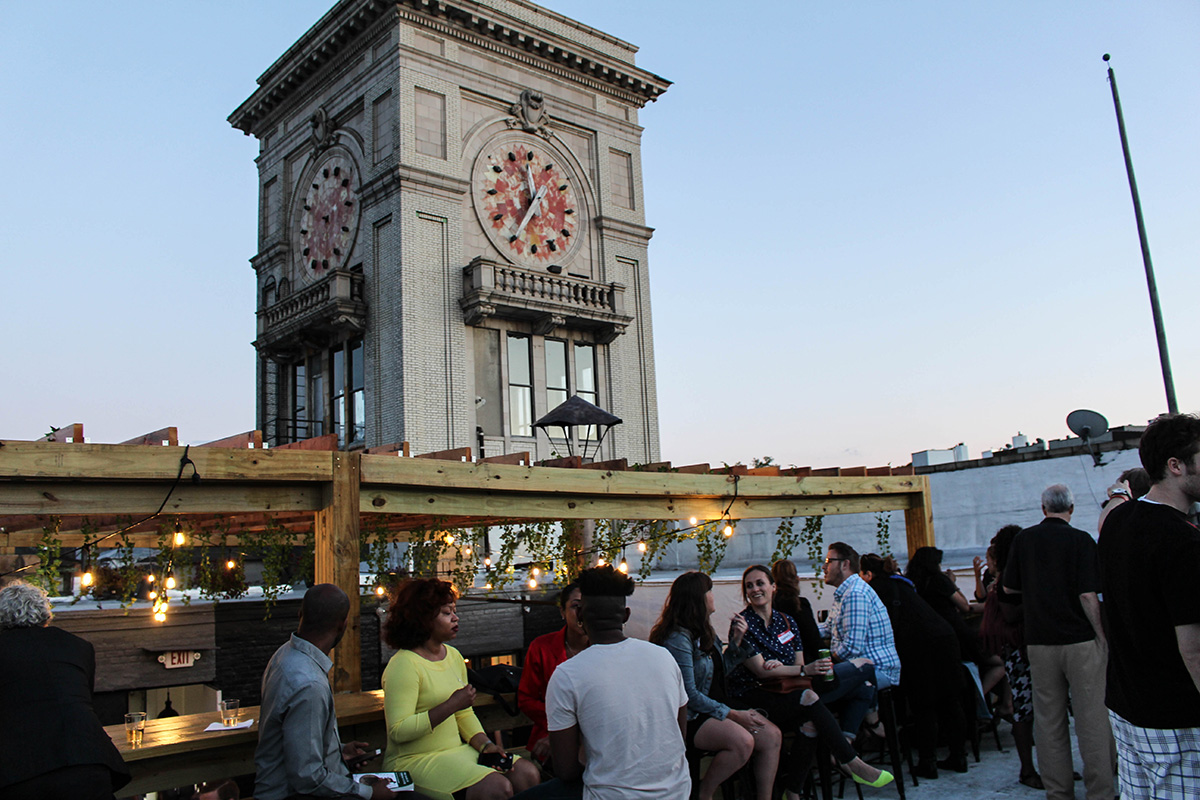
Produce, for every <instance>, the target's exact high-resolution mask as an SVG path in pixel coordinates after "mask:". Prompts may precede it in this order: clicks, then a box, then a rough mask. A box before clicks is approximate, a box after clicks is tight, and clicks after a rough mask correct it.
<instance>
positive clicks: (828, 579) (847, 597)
mask: <svg viewBox="0 0 1200 800" xmlns="http://www.w3.org/2000/svg"><path fill="white" fill-rule="evenodd" d="M825 583H827V584H828V585H830V586H833V587H835V590H834V593H833V610H832V611H830V612H829V639H830V649H831V650H832V651H833V654H834V655H835V656H837V658H839V659H840V660H842V661H850V660H853V659H859V658H865V659H869V660H870V661H871V663H873V664H874V665H875V683H876V685H877V686H878V688H880V689H886V688H888V687H889V686H896V685H898V684H899V683H900V656H899V654H897V652H896V639H895V637H894V636H893V635H892V621H891V619H889V618H888V613H887V608H886V607H885V606H884V605H883V601H882V600H880V599H879V595H877V594H875V590H874V589H872V588H871V587H870V585H869V584H868V583H867V582H866V581H864V580H863V579H862V578H860V577H858V553H857V552H855V550H854V548H853V547H851V546H850V545H848V544H846V543H844V542H834V543H833V544H831V545H829V552H828V553H826V554H825Z"/></svg>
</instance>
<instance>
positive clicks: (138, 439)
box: [121, 425, 179, 447]
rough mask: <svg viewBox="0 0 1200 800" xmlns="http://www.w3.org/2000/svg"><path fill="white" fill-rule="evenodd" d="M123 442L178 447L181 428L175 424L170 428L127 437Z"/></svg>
mask: <svg viewBox="0 0 1200 800" xmlns="http://www.w3.org/2000/svg"><path fill="white" fill-rule="evenodd" d="M121 444H145V445H154V446H156V447H176V446H177V445H178V444H179V430H178V429H177V428H176V427H175V426H174V425H172V426H170V427H168V428H159V429H158V430H156V431H151V432H150V433H143V434H142V435H141V436H135V437H133V438H132V439H127V440H126V441H124V442H121Z"/></svg>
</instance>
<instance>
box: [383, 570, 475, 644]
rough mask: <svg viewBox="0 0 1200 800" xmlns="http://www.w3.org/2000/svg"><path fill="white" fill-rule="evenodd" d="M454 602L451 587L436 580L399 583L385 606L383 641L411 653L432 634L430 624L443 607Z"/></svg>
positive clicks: (427, 579)
mask: <svg viewBox="0 0 1200 800" xmlns="http://www.w3.org/2000/svg"><path fill="white" fill-rule="evenodd" d="M457 599H458V591H457V590H456V589H455V588H454V585H453V584H452V583H449V582H447V581H443V580H438V579H437V578H410V579H408V580H406V581H404V582H403V583H401V584H400V585H399V586H398V587H397V588H396V590H395V593H394V594H393V595H392V603H391V605H390V606H388V616H387V622H385V623H384V624H383V640H384V641H385V642H387V643H388V646H389V647H394V648H396V649H397V650H412V649H413V648H414V647H417V646H418V645H421V644H424V643H425V642H427V641H428V640H429V637H430V636H431V635H432V634H433V620H434V618H435V617H436V616H437V615H438V611H440V610H441V608H442V606H444V605H446V604H447V603H453V602H454V601H455V600H457Z"/></svg>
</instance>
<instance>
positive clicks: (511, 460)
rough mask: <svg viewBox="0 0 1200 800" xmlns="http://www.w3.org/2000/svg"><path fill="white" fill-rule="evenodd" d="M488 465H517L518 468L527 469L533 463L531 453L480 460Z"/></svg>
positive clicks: (489, 457) (507, 454) (511, 454)
mask: <svg viewBox="0 0 1200 800" xmlns="http://www.w3.org/2000/svg"><path fill="white" fill-rule="evenodd" d="M479 460H480V461H481V462H483V463H486V464H515V465H516V466H518V467H527V466H529V465H530V464H531V463H533V462H531V461H530V460H529V453H527V452H526V453H505V454H504V455H500V456H488V457H487V458H481V459H479Z"/></svg>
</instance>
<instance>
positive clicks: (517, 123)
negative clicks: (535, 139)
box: [508, 89, 550, 136]
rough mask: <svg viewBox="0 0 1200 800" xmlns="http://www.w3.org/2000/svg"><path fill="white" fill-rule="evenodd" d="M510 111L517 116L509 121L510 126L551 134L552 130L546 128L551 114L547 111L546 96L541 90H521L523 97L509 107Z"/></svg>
mask: <svg viewBox="0 0 1200 800" xmlns="http://www.w3.org/2000/svg"><path fill="white" fill-rule="evenodd" d="M508 113H510V114H512V115H513V117H514V118H515V119H510V120H509V121H508V126H509V127H510V128H517V127H519V128H521V130H523V131H525V132H526V133H537V134H541V135H542V136H549V135H550V131H548V130H547V129H546V123H547V122H549V121H550V115H549V114H547V113H546V98H544V97H543V96H542V93H541V92H535V91H533V90H532V89H525V90H524V91H522V92H521V99H520V100H518V101H517V102H516V103H514V104H513V105H512V106H510V107H509V109H508Z"/></svg>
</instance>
